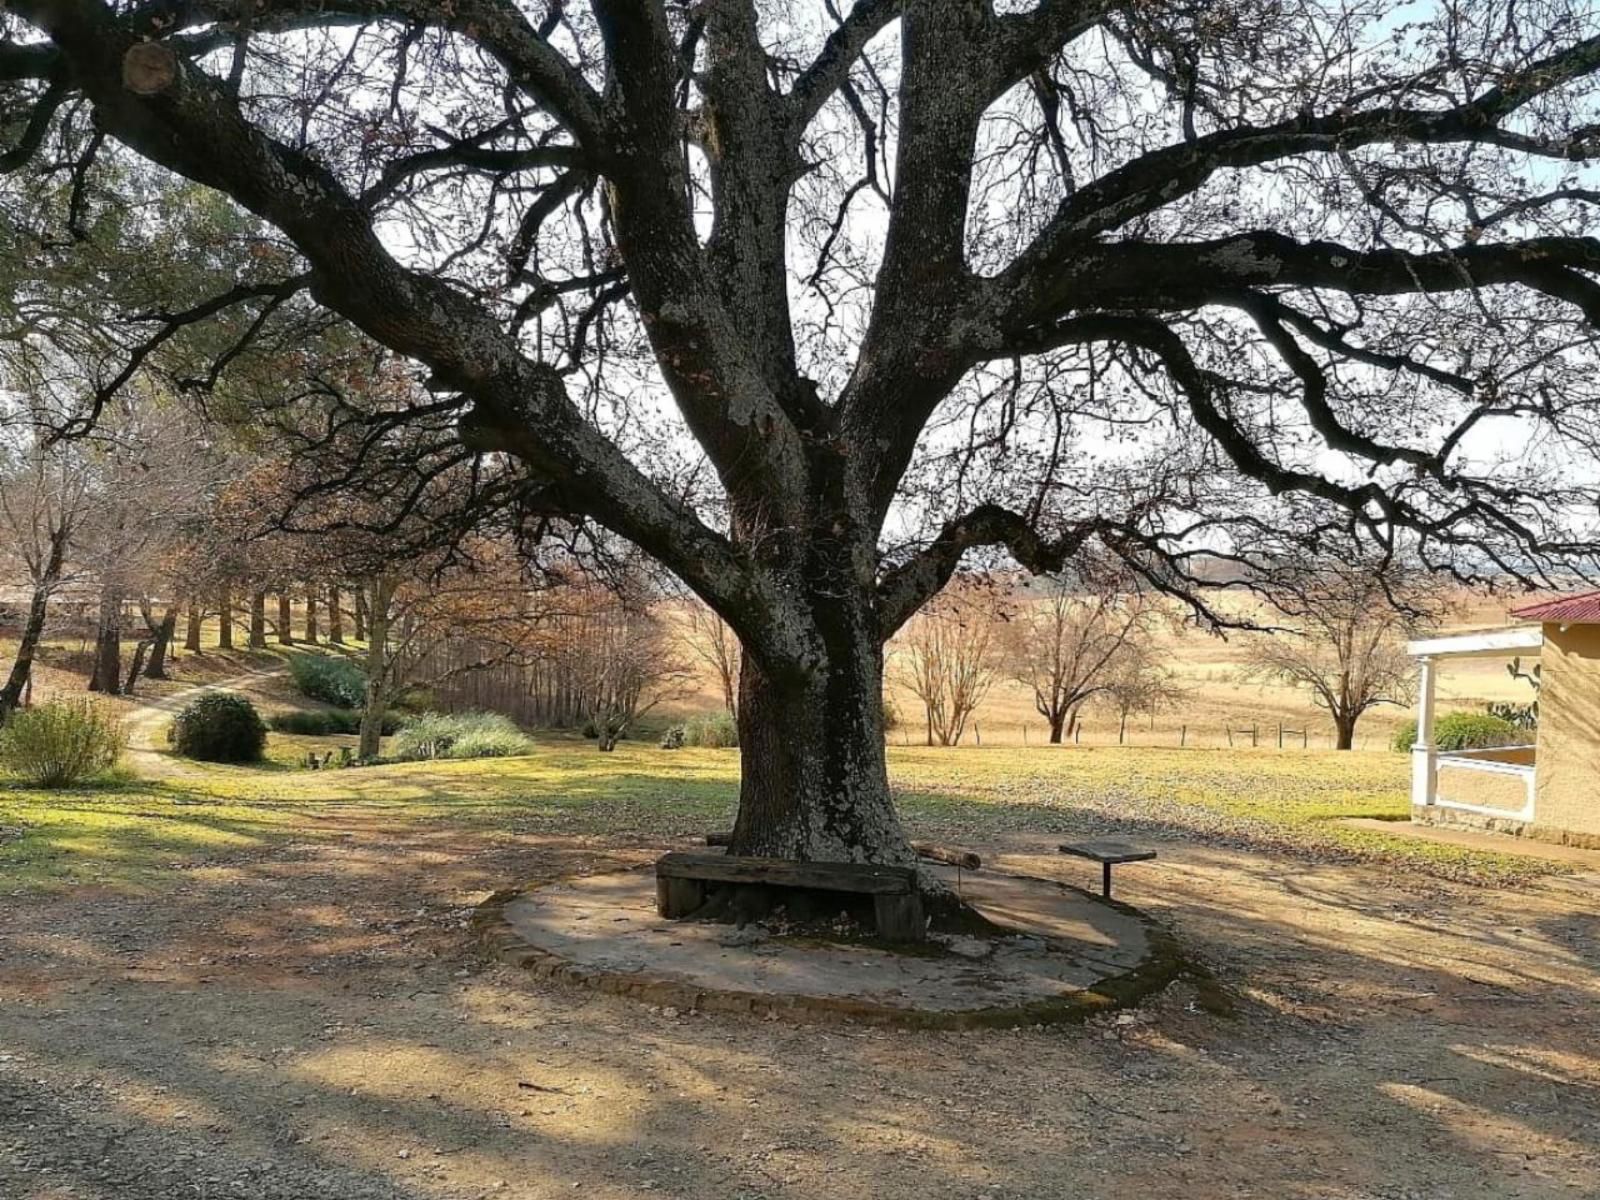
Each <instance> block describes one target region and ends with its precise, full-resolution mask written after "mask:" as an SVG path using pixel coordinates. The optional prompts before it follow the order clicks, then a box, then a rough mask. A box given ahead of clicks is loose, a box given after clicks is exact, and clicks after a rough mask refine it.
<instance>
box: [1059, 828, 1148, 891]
mask: <svg viewBox="0 0 1600 1200" xmlns="http://www.w3.org/2000/svg"><path fill="white" fill-rule="evenodd" d="M1056 848H1057V849H1058V850H1060V851H1061V853H1063V854H1072V855H1075V856H1077V857H1078V858H1087V859H1089V860H1090V861H1091V862H1097V863H1099V864H1100V894H1101V895H1102V896H1105V897H1106V898H1107V899H1109V898H1110V896H1111V868H1112V867H1113V866H1115V865H1116V864H1118V863H1131V862H1147V861H1148V860H1150V859H1152V858H1154V857H1155V856H1156V852H1155V851H1154V850H1141V849H1139V847H1137V846H1130V845H1129V844H1128V843H1127V842H1112V841H1104V842H1067V843H1065V844H1064V845H1061V846H1058V847H1056Z"/></svg>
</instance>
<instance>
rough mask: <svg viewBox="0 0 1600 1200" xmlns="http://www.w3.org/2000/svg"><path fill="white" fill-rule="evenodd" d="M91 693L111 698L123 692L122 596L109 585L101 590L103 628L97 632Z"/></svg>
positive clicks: (101, 624)
mask: <svg viewBox="0 0 1600 1200" xmlns="http://www.w3.org/2000/svg"><path fill="white" fill-rule="evenodd" d="M89 690H90V691H91V692H104V693H105V694H106V695H108V696H116V695H119V694H120V693H121V692H122V592H121V590H120V589H118V588H116V587H114V586H111V585H109V584H108V585H106V586H103V587H102V588H101V589H100V624H99V627H98V628H97V629H96V631H95V637H94V671H93V672H92V673H91V674H90V676H89Z"/></svg>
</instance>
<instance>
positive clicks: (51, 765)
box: [0, 699, 127, 788]
mask: <svg viewBox="0 0 1600 1200" xmlns="http://www.w3.org/2000/svg"><path fill="white" fill-rule="evenodd" d="M126 746H127V738H126V737H125V736H124V735H123V732H122V727H121V725H120V724H119V723H118V721H117V717H116V714H115V713H113V712H112V711H111V710H110V709H108V708H104V707H102V706H101V705H98V704H96V703H94V702H93V701H91V700H82V699H78V700H51V701H48V702H46V703H44V704H40V705H38V706H37V707H35V708H22V709H18V710H17V711H15V712H14V713H12V714H11V719H10V720H9V721H7V722H6V725H5V728H3V729H0V767H4V768H5V769H6V770H7V771H9V772H10V773H11V774H13V775H16V776H17V777H18V778H20V779H24V780H26V781H27V782H28V783H31V784H33V785H34V786H35V787H43V788H58V787H70V786H71V785H72V784H75V783H77V782H79V781H80V780H83V779H87V778H88V777H89V776H91V775H98V774H99V773H100V772H101V771H105V770H108V769H109V768H110V767H112V766H114V765H115V764H116V761H117V759H118V757H120V756H121V754H122V751H123V749H124V748H125V747H126Z"/></svg>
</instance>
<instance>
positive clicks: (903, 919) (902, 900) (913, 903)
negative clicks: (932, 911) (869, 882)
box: [872, 889, 928, 942]
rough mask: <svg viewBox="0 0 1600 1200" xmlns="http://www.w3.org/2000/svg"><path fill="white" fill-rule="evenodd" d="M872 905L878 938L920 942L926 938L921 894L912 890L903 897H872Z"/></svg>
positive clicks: (926, 932) (926, 926)
mask: <svg viewBox="0 0 1600 1200" xmlns="http://www.w3.org/2000/svg"><path fill="white" fill-rule="evenodd" d="M872 904H873V916H874V919H875V922H876V924H877V926H878V936H879V937H881V938H882V939H883V940H884V941H886V942H920V941H923V940H924V939H925V938H926V937H927V936H928V921H927V918H926V917H925V916H923V913H922V893H921V892H919V891H916V890H915V889H913V890H912V891H911V892H910V893H909V894H907V895H904V896H874V897H873V898H872Z"/></svg>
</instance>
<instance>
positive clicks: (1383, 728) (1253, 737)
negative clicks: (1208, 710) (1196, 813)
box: [889, 713, 1395, 753]
mask: <svg viewBox="0 0 1600 1200" xmlns="http://www.w3.org/2000/svg"><path fill="white" fill-rule="evenodd" d="M1394 733H1395V727H1394V725H1393V724H1392V723H1387V724H1386V723H1380V722H1377V721H1370V722H1368V724H1367V726H1366V727H1365V728H1363V727H1362V726H1361V725H1358V726H1357V727H1356V734H1355V737H1354V739H1353V740H1352V745H1351V749H1353V750H1390V749H1392V748H1393V743H1394ZM889 740H890V742H891V743H892V744H894V745H898V746H925V745H927V744H928V738H927V733H926V730H925V729H924V728H923V727H922V726H920V725H918V724H916V723H914V722H909V721H908V722H905V723H903V724H901V725H900V726H898V727H897V728H895V729H894V730H892V731H891V733H890V738H889ZM1338 742H1339V736H1338V731H1337V730H1336V729H1335V728H1334V725H1333V723H1332V722H1331V721H1328V722H1317V721H1311V720H1307V718H1306V717H1305V715H1304V714H1299V713H1296V714H1292V715H1286V716H1285V717H1284V718H1283V719H1281V720H1277V719H1275V720H1260V719H1256V718H1246V719H1237V718H1234V719H1230V718H1228V717H1226V716H1215V717H1201V716H1198V715H1197V716H1195V717H1194V719H1192V720H1188V719H1184V717H1183V715H1182V714H1177V715H1174V716H1172V717H1169V718H1168V719H1166V720H1163V721H1159V722H1156V723H1145V722H1141V723H1138V724H1135V723H1131V722H1130V723H1128V724H1126V725H1124V724H1123V723H1121V722H1119V721H1118V720H1117V719H1116V718H1114V717H1112V718H1102V719H1100V720H1092V719H1091V720H1081V721H1079V722H1078V723H1077V724H1076V725H1075V726H1074V727H1072V728H1070V729H1063V730H1062V734H1061V739H1060V742H1059V743H1053V742H1052V741H1051V738H1050V727H1049V725H1047V724H1046V723H1045V722H1043V721H1037V720H1036V721H1014V720H1013V721H996V720H992V719H991V720H982V719H980V720H976V721H972V722H970V723H969V724H968V725H967V727H966V729H965V731H964V732H963V734H962V737H961V740H960V741H959V742H957V743H955V744H956V745H958V746H969V747H989V748H991V749H992V748H997V747H1017V746H1022V747H1030V748H1032V747H1039V748H1048V747H1049V746H1051V745H1053V744H1059V745H1062V746H1084V747H1106V746H1124V747H1146V748H1150V749H1158V748H1164V749H1192V750H1206V749H1211V750H1255V751H1260V752H1261V753H1268V752H1271V753H1280V752H1282V753H1288V752H1290V751H1296V752H1301V751H1327V750H1334V749H1337V748H1338ZM937 744H938V743H937V740H935V742H934V745H937Z"/></svg>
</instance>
